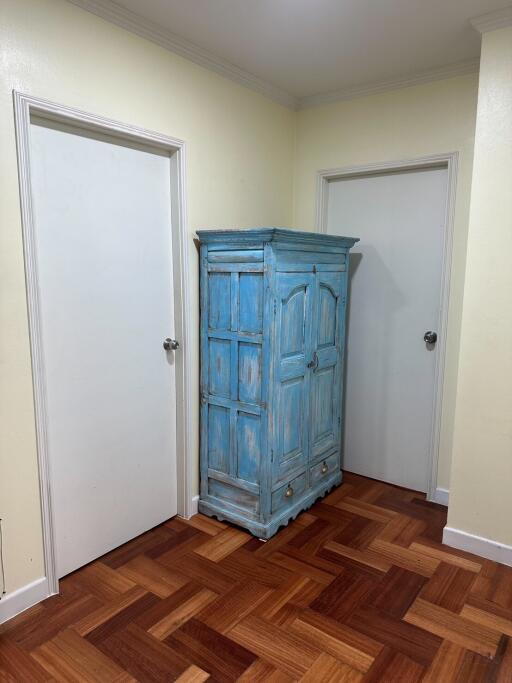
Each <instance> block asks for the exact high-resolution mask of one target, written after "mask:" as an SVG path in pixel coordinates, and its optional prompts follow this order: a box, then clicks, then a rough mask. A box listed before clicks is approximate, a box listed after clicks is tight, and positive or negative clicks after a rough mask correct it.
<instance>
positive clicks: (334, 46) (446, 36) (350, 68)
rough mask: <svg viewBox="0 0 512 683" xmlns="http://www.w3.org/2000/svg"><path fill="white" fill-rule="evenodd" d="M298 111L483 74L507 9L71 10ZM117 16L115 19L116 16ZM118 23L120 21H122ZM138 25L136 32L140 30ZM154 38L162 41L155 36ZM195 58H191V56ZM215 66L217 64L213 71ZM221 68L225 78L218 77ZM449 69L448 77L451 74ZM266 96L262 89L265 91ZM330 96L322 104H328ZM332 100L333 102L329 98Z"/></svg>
mask: <svg viewBox="0 0 512 683" xmlns="http://www.w3.org/2000/svg"><path fill="white" fill-rule="evenodd" d="M71 1H72V2H74V3H75V4H78V5H80V6H82V7H84V8H85V9H89V10H90V11H93V12H95V13H96V14H101V15H103V16H106V18H109V19H111V20H114V21H115V22H116V23H120V24H121V25H123V24H124V26H125V27H128V28H130V29H131V30H135V32H137V33H140V34H143V32H144V30H145V31H146V37H149V38H150V39H151V38H152V39H155V38H158V37H160V38H161V40H156V41H155V42H160V43H161V44H164V43H165V42H166V41H167V45H166V47H169V48H170V49H174V51H176V52H181V53H182V54H186V56H188V57H189V58H192V59H194V56H195V57H196V59H194V61H199V62H202V63H204V64H205V65H206V66H210V67H211V68H214V70H217V71H222V69H224V72H225V75H228V76H229V75H230V73H229V72H230V71H231V72H232V73H231V75H232V76H233V77H236V80H242V81H243V80H244V78H245V79H246V80H247V81H248V83H246V84H249V85H250V83H249V82H250V81H252V85H253V86H254V87H255V89H260V90H261V91H264V90H265V88H267V90H268V92H267V94H270V96H272V95H274V99H279V96H280V98H281V100H282V101H283V102H284V103H286V104H289V105H291V106H297V105H299V106H300V104H310V103H315V101H316V100H321V99H322V96H324V95H325V94H326V93H327V94H330V93H332V95H328V97H332V98H336V99H342V98H343V96H344V95H345V96H350V95H351V94H352V95H353V94H358V92H360V91H364V90H365V89H370V90H371V89H372V88H374V89H375V88H376V89H379V87H380V88H381V89H383V88H386V87H393V85H394V84H397V85H400V83H403V84H408V83H409V82H414V81H415V80H416V81H417V80H418V79H419V81H421V80H422V79H423V80H432V79H433V78H435V77H442V76H443V75H452V73H453V74H456V73H463V72H465V71H466V72H467V71H469V70H474V69H475V68H476V61H475V60H477V59H478V56H479V51H480V35H479V33H478V32H477V31H476V30H475V29H474V28H473V27H472V25H471V23H470V19H471V18H472V17H475V16H477V15H481V14H485V13H487V12H491V11H495V10H498V9H500V8H502V7H503V5H504V4H505V3H506V0H116V1H115V3H114V2H112V1H111V0H71ZM108 13H110V16H107V14H108ZM116 20H117V21H116ZM130 24H131V26H130ZM148 32H149V33H151V32H152V33H153V36H151V35H148ZM187 51H188V52H189V54H187ZM208 62H210V64H208ZM216 66H217V68H215V67H216ZM447 67H448V68H447ZM256 86H259V87H256ZM319 95H320V97H319ZM324 99H325V98H324Z"/></svg>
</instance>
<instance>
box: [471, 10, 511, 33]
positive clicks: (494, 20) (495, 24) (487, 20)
mask: <svg viewBox="0 0 512 683" xmlns="http://www.w3.org/2000/svg"><path fill="white" fill-rule="evenodd" d="M470 21H471V26H473V28H474V29H476V30H477V31H479V32H480V33H486V32H487V31H495V30H496V29H498V28H506V27H507V26H512V7H504V8H503V9H498V10H495V11H494V12H486V13H485V14H481V15H480V16H478V17H474V18H473V19H471V20H470Z"/></svg>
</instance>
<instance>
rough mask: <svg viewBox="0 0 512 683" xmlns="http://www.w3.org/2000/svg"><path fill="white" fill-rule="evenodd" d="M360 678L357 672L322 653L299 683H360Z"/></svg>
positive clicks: (360, 675)
mask: <svg viewBox="0 0 512 683" xmlns="http://www.w3.org/2000/svg"><path fill="white" fill-rule="evenodd" d="M362 678H363V676H362V674H361V673H360V672H359V671H356V670H355V669H351V668H350V667H349V666H347V665H346V664H343V663H342V662H340V661H338V660H337V659H335V658H334V657H331V655H328V654H326V653H325V652H322V654H321V655H320V657H318V659H316V660H315V662H314V663H313V666H312V667H311V668H310V669H309V670H308V671H307V672H306V673H305V674H304V676H302V678H301V679H300V680H301V683H360V681H361V680H362Z"/></svg>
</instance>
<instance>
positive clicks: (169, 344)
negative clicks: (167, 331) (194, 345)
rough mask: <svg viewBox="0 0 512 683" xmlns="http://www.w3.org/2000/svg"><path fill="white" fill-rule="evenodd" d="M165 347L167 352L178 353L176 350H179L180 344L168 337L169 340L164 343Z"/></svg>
mask: <svg viewBox="0 0 512 683" xmlns="http://www.w3.org/2000/svg"><path fill="white" fill-rule="evenodd" d="M163 347H164V349H165V350H166V351H176V349H179V347H180V343H179V342H178V341H176V339H171V338H170V337H167V339H166V340H165V341H164V343H163Z"/></svg>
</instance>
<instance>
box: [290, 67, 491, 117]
mask: <svg viewBox="0 0 512 683" xmlns="http://www.w3.org/2000/svg"><path fill="white" fill-rule="evenodd" d="M479 67H480V59H470V60H468V61H464V62H458V63H456V64H447V65H445V66H441V67H437V68H435V69H428V70H426V71H421V72H419V73H416V74H410V75H408V76H400V77H398V78H392V79H389V80H386V81H377V82H375V83H367V84H365V85H355V86H351V87H348V88H340V89H339V90H333V91H332V92H327V93H319V94H318V95H309V96H307V97H302V98H301V99H300V100H299V103H298V109H299V110H302V109H309V108H311V107H318V106H321V105H324V104H334V103H335V102H343V101H345V100H354V99H357V98H359V97H368V96H370V95H380V94H382V93H386V92H389V91H390V90H401V89H402V88H409V87H411V86H414V85H423V84H425V83H432V82H433V81H441V80H444V79H447V78H456V77H457V76H466V75H467V74H470V73H475V72H477V71H478V70H479Z"/></svg>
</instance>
